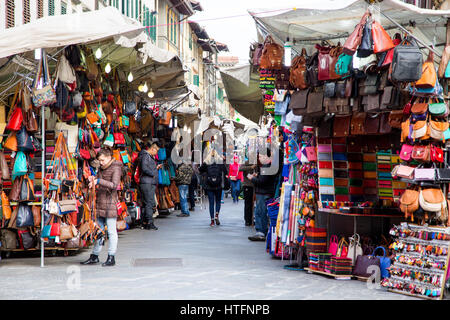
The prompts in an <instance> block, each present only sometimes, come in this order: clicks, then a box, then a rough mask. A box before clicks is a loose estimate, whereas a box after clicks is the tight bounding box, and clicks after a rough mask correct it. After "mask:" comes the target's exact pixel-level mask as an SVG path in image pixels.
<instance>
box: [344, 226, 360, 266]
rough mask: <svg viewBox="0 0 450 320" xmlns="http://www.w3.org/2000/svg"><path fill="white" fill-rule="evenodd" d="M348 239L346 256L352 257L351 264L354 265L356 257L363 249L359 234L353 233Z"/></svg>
mask: <svg viewBox="0 0 450 320" xmlns="http://www.w3.org/2000/svg"><path fill="white" fill-rule="evenodd" d="M349 240H350V243H349V245H348V255H347V258H349V259H352V265H354V264H355V262H356V258H357V257H358V256H361V255H362V254H363V250H362V247H361V240H360V237H359V234H357V233H355V234H354V235H353V236H352V237H350V238H349Z"/></svg>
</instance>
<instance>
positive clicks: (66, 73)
mask: <svg viewBox="0 0 450 320" xmlns="http://www.w3.org/2000/svg"><path fill="white" fill-rule="evenodd" d="M56 74H57V75H58V76H57V78H58V80H60V81H62V82H65V83H74V82H75V81H77V77H76V74H75V70H73V68H72V66H71V65H70V63H69V61H68V60H67V58H66V56H65V55H64V54H61V57H60V58H59V61H58V67H57V71H56Z"/></svg>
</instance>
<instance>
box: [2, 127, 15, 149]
mask: <svg viewBox="0 0 450 320" xmlns="http://www.w3.org/2000/svg"><path fill="white" fill-rule="evenodd" d="M4 147H5V148H6V149H9V150H12V151H17V150H18V149H17V137H16V132H15V131H13V132H11V133H10V134H9V136H8V138H6V141H5V144H4Z"/></svg>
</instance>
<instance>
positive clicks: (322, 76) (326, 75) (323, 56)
mask: <svg viewBox="0 0 450 320" xmlns="http://www.w3.org/2000/svg"><path fill="white" fill-rule="evenodd" d="M316 49H317V50H319V56H318V59H319V65H318V67H319V74H318V79H319V81H327V80H330V63H331V57H330V51H331V47H325V46H321V45H319V44H316Z"/></svg>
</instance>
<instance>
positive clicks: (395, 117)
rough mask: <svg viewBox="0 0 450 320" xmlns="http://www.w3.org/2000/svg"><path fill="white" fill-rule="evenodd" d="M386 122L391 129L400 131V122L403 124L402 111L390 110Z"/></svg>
mask: <svg viewBox="0 0 450 320" xmlns="http://www.w3.org/2000/svg"><path fill="white" fill-rule="evenodd" d="M388 122H389V125H390V126H391V127H392V128H396V129H401V128H402V122H403V111H402V110H392V111H391V112H390V113H389V118H388Z"/></svg>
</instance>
